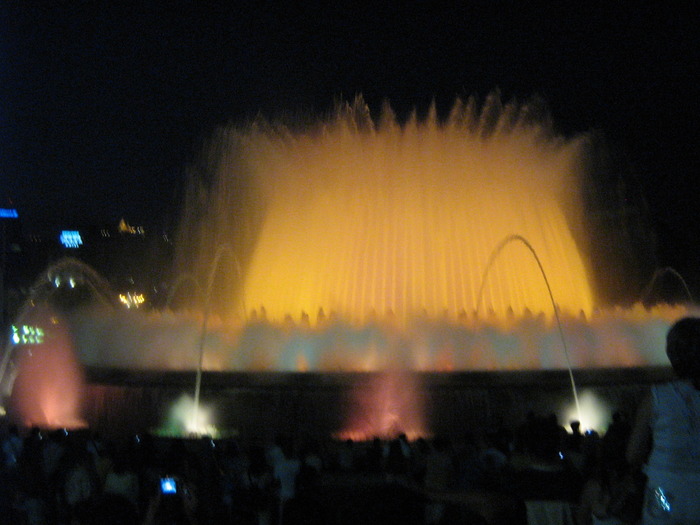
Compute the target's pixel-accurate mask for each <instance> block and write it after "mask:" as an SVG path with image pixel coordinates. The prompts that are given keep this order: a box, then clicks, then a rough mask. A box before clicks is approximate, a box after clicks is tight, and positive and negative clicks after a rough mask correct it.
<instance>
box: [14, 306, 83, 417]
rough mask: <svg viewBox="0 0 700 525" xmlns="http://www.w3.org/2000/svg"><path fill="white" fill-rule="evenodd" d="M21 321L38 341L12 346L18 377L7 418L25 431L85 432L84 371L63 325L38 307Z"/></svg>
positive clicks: (66, 328) (46, 307) (61, 320)
mask: <svg viewBox="0 0 700 525" xmlns="http://www.w3.org/2000/svg"><path fill="white" fill-rule="evenodd" d="M21 320H22V322H23V323H24V325H23V326H24V327H32V329H33V330H34V332H35V333H36V334H37V335H35V336H34V337H33V338H32V339H31V340H30V341H27V342H23V341H21V340H18V341H16V346H15V350H14V352H15V354H16V355H15V356H14V363H15V365H16V370H17V376H16V378H15V381H14V387H13V389H12V396H11V398H10V410H11V412H10V413H11V414H12V415H13V417H14V418H15V419H17V420H18V422H19V423H21V424H22V425H24V426H27V427H31V426H36V427H40V428H70V429H72V428H80V427H84V426H85V422H84V421H83V420H82V419H81V401H82V397H83V389H84V384H85V382H84V376H83V370H82V365H81V364H80V363H79V362H78V359H77V357H76V355H75V353H74V351H73V340H72V336H71V333H70V330H69V328H68V325H67V323H66V321H65V319H63V318H62V317H61V316H60V315H59V314H57V313H56V312H55V311H54V310H53V309H52V308H51V307H49V306H48V305H40V306H35V307H32V308H29V309H28V310H27V314H26V315H25V316H23V317H22V318H21ZM19 329H20V331H21V330H22V327H20V328H19ZM18 337H19V338H21V337H22V335H19V336H18Z"/></svg>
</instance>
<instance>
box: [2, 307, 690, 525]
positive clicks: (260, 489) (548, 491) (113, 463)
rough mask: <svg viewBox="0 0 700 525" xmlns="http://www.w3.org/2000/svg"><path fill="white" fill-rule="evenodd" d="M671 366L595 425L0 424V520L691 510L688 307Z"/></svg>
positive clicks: (662, 514)
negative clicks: (554, 507)
mask: <svg viewBox="0 0 700 525" xmlns="http://www.w3.org/2000/svg"><path fill="white" fill-rule="evenodd" d="M667 353H668V355H669V359H670V361H671V364H672V366H673V369H674V371H675V372H676V374H677V376H678V379H677V380H676V381H672V382H670V383H667V384H659V385H653V386H652V388H651V392H650V396H649V399H648V400H645V401H644V402H643V403H642V405H641V407H640V410H639V413H638V415H637V417H636V420H635V421H634V422H633V423H632V422H630V421H629V420H628V418H627V417H626V415H625V414H622V413H617V414H615V416H614V417H613V420H612V421H611V422H610V425H609V427H608V428H607V429H606V431H605V432H604V433H601V434H600V435H599V434H598V433H596V432H582V429H581V427H580V424H579V423H578V422H575V421H574V422H570V431H567V430H565V428H564V427H563V426H562V425H561V424H560V422H559V421H558V420H557V418H556V416H555V415H538V414H535V413H530V414H527V415H526V417H525V418H524V420H523V422H522V423H521V424H520V425H518V426H517V428H505V427H499V428H493V429H472V430H471V431H465V433H464V434H463V435H461V436H459V437H455V436H450V437H447V436H434V437H431V438H419V439H415V440H412V441H409V439H408V438H407V437H406V436H405V435H399V436H396V437H395V438H392V439H380V438H375V439H374V440H371V441H368V442H353V441H351V440H348V441H337V440H333V439H321V440H319V439H318V438H317V437H311V436H303V435H295V436H284V435H280V436H278V437H277V438H276V439H275V440H274V441H273V442H271V443H265V442H262V441H259V440H249V441H246V442H243V441H242V440H239V439H235V438H230V439H217V440H214V439H210V438H196V439H195V438H191V439H176V438H163V437H156V436H152V435H142V436H132V437H129V438H126V437H125V438H124V439H117V440H112V439H109V440H108V439H102V438H101V437H100V436H99V435H96V434H94V433H92V432H90V431H89V430H82V431H71V432H69V431H65V430H53V431H45V430H41V429H18V428H16V427H12V426H9V427H3V430H4V436H3V438H2V441H1V443H2V464H1V465H0V466H1V469H2V470H1V476H2V483H0V521H2V522H4V523H13V524H17V525H25V524H26V525H41V524H50V525H73V524H78V525H80V524H82V525H92V524H99V525H111V524H143V525H170V524H187V525H194V524H210V523H211V524H234V523H235V524H244V525H245V524H250V525H288V524H297V523H303V524H309V525H315V524H318V525H345V524H348V525H349V524H353V525H354V524H356V523H383V524H387V523H388V524H391V523H397V524H399V523H400V524H402V525H406V524H416V525H423V524H425V525H433V524H443V525H446V524H450V523H471V524H480V525H484V524H499V523H504V524H505V523H508V524H519V523H520V524H525V523H528V506H527V504H528V502H533V501H534V502H538V501H554V502H562V503H564V504H565V505H567V508H568V509H570V511H571V518H572V520H575V522H576V523H577V524H579V525H589V524H592V525H599V524H606V525H620V524H637V523H643V524H644V525H654V524H657V523H673V524H690V523H700V504H698V501H700V500H698V499H697V498H696V497H695V495H696V494H697V493H698V492H699V491H700V467H699V466H698V465H699V464H700V463H699V462H698V459H699V458H700V439H698V438H699V437H700V319H686V320H682V321H680V322H679V323H677V324H676V325H674V327H673V328H672V329H671V330H670V332H669V335H668V340H667Z"/></svg>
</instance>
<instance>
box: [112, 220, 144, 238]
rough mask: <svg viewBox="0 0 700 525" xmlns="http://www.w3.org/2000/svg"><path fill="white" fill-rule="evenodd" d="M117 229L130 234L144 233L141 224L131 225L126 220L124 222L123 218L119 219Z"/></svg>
mask: <svg viewBox="0 0 700 525" xmlns="http://www.w3.org/2000/svg"><path fill="white" fill-rule="evenodd" d="M117 229H118V230H119V233H130V234H131V235H136V234H138V235H145V234H146V230H144V228H143V226H131V225H130V224H129V223H128V222H126V221H125V220H124V219H122V220H121V221H119V226H118V227H117Z"/></svg>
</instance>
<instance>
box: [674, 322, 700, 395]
mask: <svg viewBox="0 0 700 525" xmlns="http://www.w3.org/2000/svg"><path fill="white" fill-rule="evenodd" d="M666 354H667V355H668V359H669V361H671V366H672V367H673V370H674V372H675V373H676V375H677V376H678V377H679V378H681V379H690V380H691V381H692V382H693V385H694V386H695V388H699V389H700V318H694V317H686V318H683V319H681V320H680V321H678V322H676V324H674V325H673V326H672V327H671V329H670V330H669V332H668V335H667V336H666Z"/></svg>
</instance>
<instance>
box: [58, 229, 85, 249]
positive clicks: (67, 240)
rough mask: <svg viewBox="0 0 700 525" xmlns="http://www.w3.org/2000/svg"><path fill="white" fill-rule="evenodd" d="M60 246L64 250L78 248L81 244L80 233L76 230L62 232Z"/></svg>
mask: <svg viewBox="0 0 700 525" xmlns="http://www.w3.org/2000/svg"><path fill="white" fill-rule="evenodd" d="M60 239H61V244H62V245H63V246H65V247H66V248H78V247H80V245H81V244H83V238H82V237H81V236H80V232H79V231H76V230H63V231H62V232H61V237H60Z"/></svg>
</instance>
